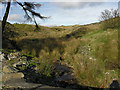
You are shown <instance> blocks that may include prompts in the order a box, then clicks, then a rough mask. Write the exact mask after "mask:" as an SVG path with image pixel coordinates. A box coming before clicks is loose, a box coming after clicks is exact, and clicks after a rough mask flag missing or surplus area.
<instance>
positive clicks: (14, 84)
mask: <svg viewBox="0 0 120 90" xmlns="http://www.w3.org/2000/svg"><path fill="white" fill-rule="evenodd" d="M4 86H5V87H6V88H21V89H35V90H36V89H38V90H39V88H59V87H52V86H48V85H43V84H35V83H27V82H26V81H25V80H24V79H20V78H19V79H10V80H8V81H6V82H5V83H4Z"/></svg>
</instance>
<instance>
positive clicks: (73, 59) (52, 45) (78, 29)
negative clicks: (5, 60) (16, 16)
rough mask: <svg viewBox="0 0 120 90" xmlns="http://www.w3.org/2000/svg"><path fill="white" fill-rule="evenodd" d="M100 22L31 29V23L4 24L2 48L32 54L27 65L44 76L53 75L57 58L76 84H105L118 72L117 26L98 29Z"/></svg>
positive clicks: (118, 73)
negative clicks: (70, 73) (69, 68)
mask: <svg viewBox="0 0 120 90" xmlns="http://www.w3.org/2000/svg"><path fill="white" fill-rule="evenodd" d="M102 24H103V22H101V23H94V24H88V25H72V26H54V27H45V26H39V27H40V29H39V30H38V31H34V28H35V26H34V25H27V24H9V23H7V25H6V28H5V32H4V34H3V49H4V51H6V50H7V51H9V50H16V51H18V50H19V51H20V52H21V53H23V54H24V55H27V56H31V57H33V58H34V61H31V63H30V64H34V65H36V67H37V68H39V72H40V73H42V74H44V75H45V76H47V77H51V76H52V75H53V72H54V68H53V66H54V62H57V60H61V61H60V62H61V64H63V65H66V66H68V67H71V68H72V69H73V71H72V72H73V74H74V77H75V78H76V80H77V81H76V83H77V84H80V85H84V86H91V87H100V86H101V85H103V84H104V87H108V85H110V83H111V82H112V80H114V79H118V77H119V75H120V70H119V69H120V63H119V62H118V52H119V51H118V30H119V28H118V27H115V28H113V27H112V29H111V28H109V27H108V28H106V29H102V28H101V25H102ZM13 62H14V61H13ZM34 62H35V63H40V65H37V64H35V63H34ZM9 63H11V62H9ZM22 69H25V68H22ZM105 81H106V82H105Z"/></svg>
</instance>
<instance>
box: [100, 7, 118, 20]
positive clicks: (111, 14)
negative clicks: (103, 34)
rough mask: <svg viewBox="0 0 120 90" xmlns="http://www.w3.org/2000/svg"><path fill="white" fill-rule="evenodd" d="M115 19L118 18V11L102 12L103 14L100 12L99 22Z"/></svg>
mask: <svg viewBox="0 0 120 90" xmlns="http://www.w3.org/2000/svg"><path fill="white" fill-rule="evenodd" d="M116 17H119V13H118V9H117V10H113V9H111V10H108V9H106V10H104V11H103V12H101V15H100V20H101V21H105V20H109V19H111V18H116Z"/></svg>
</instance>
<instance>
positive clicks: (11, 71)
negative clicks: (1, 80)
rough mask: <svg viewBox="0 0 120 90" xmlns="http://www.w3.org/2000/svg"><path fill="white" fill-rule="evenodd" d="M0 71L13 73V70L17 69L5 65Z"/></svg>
mask: <svg viewBox="0 0 120 90" xmlns="http://www.w3.org/2000/svg"><path fill="white" fill-rule="evenodd" d="M2 72H3V73H13V72H14V73H15V72H18V70H17V69H15V68H12V67H10V66H7V65H6V66H4V67H3V68H2Z"/></svg>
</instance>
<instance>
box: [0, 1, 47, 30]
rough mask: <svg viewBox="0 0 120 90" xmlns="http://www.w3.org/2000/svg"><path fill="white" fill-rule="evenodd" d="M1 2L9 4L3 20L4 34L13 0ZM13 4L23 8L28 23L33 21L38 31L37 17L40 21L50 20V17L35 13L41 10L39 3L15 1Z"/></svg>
mask: <svg viewBox="0 0 120 90" xmlns="http://www.w3.org/2000/svg"><path fill="white" fill-rule="evenodd" d="M0 2H2V3H3V4H7V7H6V11H5V14H4V17H3V20H2V32H3V31H4V29H5V24H6V22H7V18H8V15H9V11H10V7H11V3H12V1H11V0H0ZM13 2H14V3H17V4H18V5H19V6H20V7H22V9H23V10H24V12H25V18H26V19H27V21H33V22H34V23H35V25H36V29H38V28H39V27H38V24H37V22H36V20H35V16H36V17H39V18H40V19H45V18H48V17H44V16H42V15H41V14H40V13H37V12H35V9H36V8H39V7H40V6H41V4H39V3H34V2H18V1H17V0H13ZM28 12H29V13H30V14H29V13H28Z"/></svg>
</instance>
